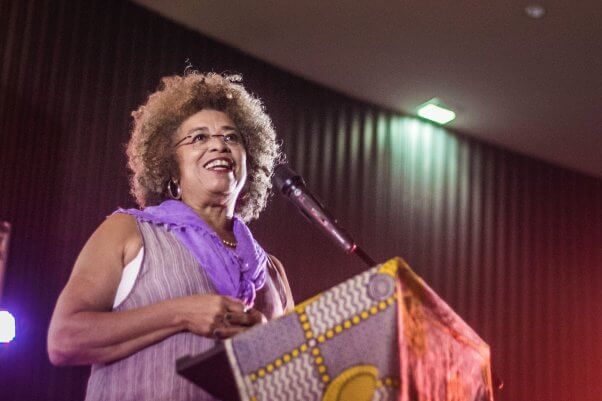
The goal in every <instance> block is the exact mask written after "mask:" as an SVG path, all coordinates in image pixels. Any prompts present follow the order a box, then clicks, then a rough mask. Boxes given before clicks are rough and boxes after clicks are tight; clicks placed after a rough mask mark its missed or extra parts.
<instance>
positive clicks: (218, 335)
mask: <svg viewBox="0 0 602 401" xmlns="http://www.w3.org/2000/svg"><path fill="white" fill-rule="evenodd" d="M211 337H213V338H215V339H216V340H219V339H220V338H221V337H222V333H221V331H220V330H219V329H213V332H212V333H211Z"/></svg>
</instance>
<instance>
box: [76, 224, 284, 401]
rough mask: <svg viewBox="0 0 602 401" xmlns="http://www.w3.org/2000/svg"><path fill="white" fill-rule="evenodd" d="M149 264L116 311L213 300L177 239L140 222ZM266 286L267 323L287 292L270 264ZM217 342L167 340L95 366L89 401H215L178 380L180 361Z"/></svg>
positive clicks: (262, 294) (260, 296) (262, 300)
mask: <svg viewBox="0 0 602 401" xmlns="http://www.w3.org/2000/svg"><path fill="white" fill-rule="evenodd" d="M138 228H139V230H140V234H141V236H142V240H143V246H144V259H143V261H142V265H141V267H140V271H139V273H138V277H137V278H136V282H135V284H134V287H133V289H132V291H131V292H130V293H129V295H128V296H127V298H126V299H125V300H124V301H123V302H122V303H121V304H120V305H119V306H118V307H117V308H115V309H114V310H115V311H122V310H128V309H135V308H140V307H142V306H145V305H150V304H154V303H157V302H160V301H164V300H167V299H171V298H177V297H184V296H188V295H194V294H214V293H215V289H214V288H213V285H212V283H211V281H210V279H209V277H208V276H207V274H206V273H205V271H204V270H203V269H202V268H201V267H200V266H199V264H198V262H197V261H196V259H195V258H194V256H193V255H192V254H191V253H190V252H189V251H188V250H187V249H186V248H185V247H184V246H183V245H182V244H181V242H180V241H179V240H178V239H177V238H176V236H175V235H174V234H173V233H171V232H170V231H168V230H167V229H165V228H164V227H163V226H157V225H154V224H152V223H149V222H141V221H139V222H138ZM268 271H269V273H270V274H268V275H267V281H266V284H265V286H264V287H263V288H262V289H261V290H260V291H258V293H257V300H256V304H255V307H256V308H258V309H259V310H261V311H262V312H263V313H264V314H265V315H266V317H267V318H268V319H270V318H273V317H276V316H279V315H281V314H282V312H283V310H284V308H285V307H286V305H285V304H286V299H287V298H286V291H285V289H284V288H283V283H282V280H281V279H280V277H279V276H278V274H277V273H275V272H276V269H275V268H274V266H273V262H272V261H271V260H270V263H269V266H268ZM214 344H215V340H213V339H210V338H206V337H202V336H198V335H196V334H192V333H189V332H181V333H177V334H174V335H172V336H170V337H167V338H166V339H164V340H162V341H160V342H158V343H155V344H153V345H151V346H148V347H146V348H143V349H142V350H140V351H138V352H136V353H134V354H132V355H130V356H128V357H126V358H123V359H120V360H117V361H114V362H111V363H106V364H96V365H92V372H91V374H90V379H89V381H88V388H87V392H86V401H130V400H132V401H149V400H156V401H160V400H161V401H163V400H165V401H193V400H194V401H206V400H207V401H209V400H215V398H213V397H211V396H210V395H209V394H208V393H206V392H205V391H203V390H202V389H201V388H199V387H197V386H196V385H194V384H193V383H191V382H189V381H188V380H186V379H184V378H183V377H181V376H179V375H178V374H177V373H176V370H175V361H176V359H178V358H180V357H183V356H187V355H197V354H199V353H201V352H204V351H207V350H209V349H210V348H212V347H213V346H214Z"/></svg>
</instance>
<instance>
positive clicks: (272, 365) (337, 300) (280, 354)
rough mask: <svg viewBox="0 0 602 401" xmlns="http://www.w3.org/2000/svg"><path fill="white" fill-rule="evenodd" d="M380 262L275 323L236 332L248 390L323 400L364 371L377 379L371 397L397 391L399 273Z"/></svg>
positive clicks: (250, 396) (268, 396)
mask: <svg viewBox="0 0 602 401" xmlns="http://www.w3.org/2000/svg"><path fill="white" fill-rule="evenodd" d="M379 269H380V266H377V267H375V268H372V269H370V270H368V271H366V272H364V273H362V274H360V275H358V276H355V277H353V278H352V279H350V280H347V281H345V282H343V283H341V284H339V285H337V286H335V287H333V288H331V289H330V290H328V291H326V292H324V293H322V294H320V295H318V296H316V297H314V298H311V299H310V300H308V301H306V302H304V303H302V304H300V305H298V306H297V307H296V308H295V311H294V313H291V314H289V315H287V316H284V317H282V318H280V319H278V320H277V321H274V322H272V323H271V324H270V325H269V327H268V326H267V325H265V326H262V327H259V328H257V329H253V330H250V331H248V332H246V333H243V334H241V335H239V336H236V337H235V338H234V339H232V340H231V341H232V349H233V352H234V354H235V359H236V361H237V363H238V368H239V369H240V373H241V376H242V378H243V381H244V389H240V390H242V391H241V394H244V396H243V397H242V398H243V399H247V400H253V401H260V400H274V399H282V400H304V401H306V400H321V399H325V398H324V396H325V394H326V393H327V391H328V388H329V387H332V386H330V385H331V384H332V382H333V380H335V379H337V377H338V376H341V378H340V379H339V381H340V382H341V383H342V382H343V381H344V382H349V380H355V379H357V378H362V377H364V376H365V378H366V379H367V380H370V383H371V385H372V386H373V387H374V391H373V397H372V398H370V399H375V400H383V401H385V400H395V399H397V397H398V391H397V388H398V387H399V377H398V373H397V372H398V367H399V359H398V352H397V320H396V315H397V312H396V310H397V305H396V298H395V296H396V295H395V291H394V289H395V281H394V279H393V277H392V275H391V274H390V272H389V273H383V272H382V271H379ZM274 333H278V334H274ZM268 337H269V338H268ZM376 350H378V351H376ZM364 367H368V368H364ZM350 369H352V372H353V374H351V375H350V374H349V373H348V372H349V371H350ZM337 386H339V387H341V386H344V383H343V384H340V383H339V384H337ZM330 392H331V393H333V391H330ZM335 399H337V398H335Z"/></svg>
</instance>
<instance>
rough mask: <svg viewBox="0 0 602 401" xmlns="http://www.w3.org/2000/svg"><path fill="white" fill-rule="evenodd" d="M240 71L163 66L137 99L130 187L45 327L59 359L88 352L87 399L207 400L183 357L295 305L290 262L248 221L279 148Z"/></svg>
mask: <svg viewBox="0 0 602 401" xmlns="http://www.w3.org/2000/svg"><path fill="white" fill-rule="evenodd" d="M238 80H239V79H238V77H236V76H222V75H218V74H212V73H210V74H200V73H196V72H193V73H188V74H186V75H185V76H173V77H166V78H163V80H162V86H161V88H160V89H159V90H158V91H157V92H155V93H153V94H152V95H151V96H150V97H149V98H148V100H147V102H146V104H144V105H143V106H141V107H140V108H139V109H138V110H137V111H135V112H134V113H133V117H134V127H133V130H132V136H131V139H130V141H129V144H128V147H127V155H128V165H129V168H130V169H131V170H132V172H133V174H132V179H131V190H132V193H133V195H134V196H135V198H136V200H137V203H138V204H139V205H140V207H141V208H142V209H119V210H117V211H116V212H115V213H114V214H112V215H111V216H109V217H108V218H107V219H106V220H105V221H104V222H103V223H102V224H101V225H100V226H99V227H98V229H97V230H96V231H95V232H94V234H92V236H91V237H90V239H89V240H88V242H87V243H86V245H85V246H84V248H83V249H82V251H81V253H80V255H79V257H78V258H77V261H76V262H75V266H74V268H73V272H72V274H71V277H70V278H69V281H68V282H67V285H66V286H65V288H64V290H63V291H62V293H61V295H60V297H59V299H58V301H57V305H56V308H55V310H54V314H53V316H52V320H51V323H50V329H49V334H48V353H49V356H50V360H51V362H52V363H53V364H56V365H83V364H92V372H91V375H90V379H89V382H88V388H87V394H86V400H89V401H92V400H103V401H109V400H119V401H126V400H170V401H179V400H211V399H212V398H211V396H209V395H208V394H207V393H205V392H204V391H203V390H201V389H200V388H198V387H196V386H195V385H193V384H191V383H189V382H187V381H186V380H185V379H183V378H180V377H179V376H177V374H176V372H175V360H176V359H177V358H179V357H182V356H185V355H191V354H192V355H194V354H198V353H200V352H203V351H206V350H208V349H209V348H211V347H213V345H214V343H215V341H216V340H217V339H222V338H227V337H230V336H233V335H235V334H237V333H240V332H241V331H244V330H246V329H248V328H249V327H251V326H253V325H256V324H259V323H261V322H263V321H265V320H266V319H272V318H274V317H277V316H279V315H281V314H282V313H284V312H285V311H287V310H290V309H291V308H292V307H293V301H292V297H291V293H290V289H289V286H288V282H287V279H286V275H285V273H284V270H283V269H282V265H281V264H280V263H279V262H278V261H277V259H275V258H274V257H272V256H271V255H268V254H266V252H265V251H264V250H263V249H262V248H261V246H260V245H259V244H258V243H257V242H256V241H255V239H254V238H253V236H252V234H251V232H250V231H249V229H248V228H247V226H246V225H245V222H248V221H250V220H252V219H255V218H257V217H258V216H259V213H260V212H261V211H262V210H263V209H264V208H265V205H266V201H267V197H268V191H269V189H270V186H271V185H270V176H271V174H272V171H273V167H274V164H275V161H276V160H277V158H278V157H279V149H278V145H277V143H276V139H275V133H274V129H273V127H272V123H271V120H270V118H269V117H268V116H267V115H266V114H265V112H264V111H263V106H262V104H261V102H260V100H259V99H257V98H254V97H253V96H251V95H250V94H249V93H248V92H247V91H246V90H245V89H244V87H243V86H242V85H241V84H240V83H238Z"/></svg>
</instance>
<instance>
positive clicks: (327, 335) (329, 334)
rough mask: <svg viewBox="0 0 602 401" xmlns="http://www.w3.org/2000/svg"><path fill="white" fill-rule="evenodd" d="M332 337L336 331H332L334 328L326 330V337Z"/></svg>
mask: <svg viewBox="0 0 602 401" xmlns="http://www.w3.org/2000/svg"><path fill="white" fill-rule="evenodd" d="M332 337H334V331H332V330H328V331H326V338H332Z"/></svg>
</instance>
